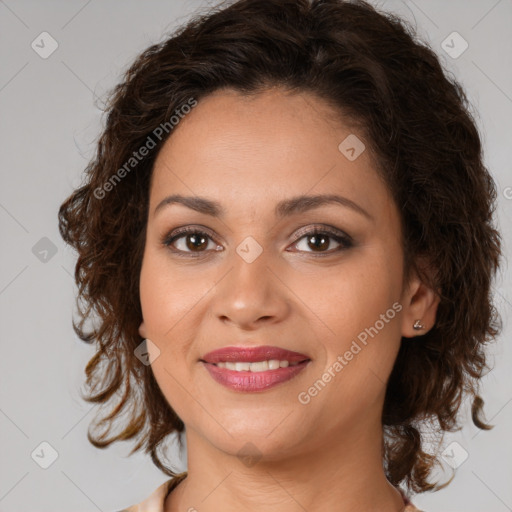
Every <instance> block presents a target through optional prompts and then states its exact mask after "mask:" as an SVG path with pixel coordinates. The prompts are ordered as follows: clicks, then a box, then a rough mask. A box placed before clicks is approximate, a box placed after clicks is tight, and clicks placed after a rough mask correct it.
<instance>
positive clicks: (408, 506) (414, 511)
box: [397, 487, 426, 512]
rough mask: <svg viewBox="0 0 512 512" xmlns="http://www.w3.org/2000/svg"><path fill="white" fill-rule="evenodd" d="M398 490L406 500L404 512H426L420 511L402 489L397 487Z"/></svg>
mask: <svg viewBox="0 0 512 512" xmlns="http://www.w3.org/2000/svg"><path fill="white" fill-rule="evenodd" d="M397 489H398V491H399V492H400V494H401V495H402V498H403V500H404V505H405V508H404V510H403V512H426V511H425V510H420V509H419V508H417V507H415V506H414V505H413V503H412V502H411V499H410V498H409V496H407V494H406V493H405V492H404V490H403V489H401V488H400V487H397Z"/></svg>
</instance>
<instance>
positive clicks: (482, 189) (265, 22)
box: [59, 0, 501, 492]
mask: <svg viewBox="0 0 512 512" xmlns="http://www.w3.org/2000/svg"><path fill="white" fill-rule="evenodd" d="M269 86H279V87H282V88H284V89H286V90H290V91H300V92H303V91H304V92H310V93H313V94H315V95H316V96H317V97H319V98H321V99H323V100H324V101H326V102H327V103H328V104H329V105H330V106H332V107H333V112H335V113H339V112H343V114H344V116H349V119H351V120H352V121H354V122H357V123H358V125H360V127H361V130H363V131H362V133H364V134H365V136H366V141H368V145H369V149H370V151H371V154H372V155H374V156H375V158H376V162H377V163H378V169H377V171H378V172H379V174H380V175H381V176H382V177H383V178H384V180H385V182H386V184H387V185H388V187H389V190H390V191H391V193H392V196H393V198H394V200H395V201H396V204H397V206H398V208H399V211H400V212H401V222H402V225H403V233H404V236H403V249H404V256H405V272H406V276H409V275H411V272H412V271H416V272H419V273H420V275H421V276H422V279H423V280H424V281H425V282H426V283H428V284H429V285H430V286H431V287H432V288H433V289H436V290H439V293H440V303H439V306H438V312H437V321H436V324H435V326H434V327H433V328H432V329H431V330H430V331H429V332H428V333H427V334H425V335H424V336H422V337H421V338H419V339H418V342H415V343H404V342H402V344H401V347H400V351H399V354H398V356H397V359H396V363H395V365H394V368H393V371H392V373H391V376H390V378H389V381H388V385H387V392H386V397H385V403H384V409H383V415H382V424H383V433H384V443H383V461H384V462H385V470H386V476H387V478H388V480H389V481H390V482H391V483H392V484H394V485H398V484H399V483H401V482H404V483H405V485H407V486H408V488H409V489H410V490H413V491H415V492H423V491H427V490H438V489H440V488H442V487H444V486H445V485H447V483H445V484H443V485H441V486H439V485H437V483H435V484H433V483H431V482H430V481H429V479H428V477H429V475H430V473H431V471H432V469H433V467H434V466H435V465H436V464H438V463H439V460H438V459H437V456H436V454H435V453H434V454H430V453H428V452H427V451H424V449H423V448H424V444H423V443H424V442H425V438H424V432H422V431H421V426H422V425H423V424H425V423H426V422H427V421H428V422H430V423H431V426H432V427H433V428H435V429H436V431H437V432H438V433H440V434H443V433H444V432H445V431H455V430H459V429H460V426H459V422H460V420H459V419H458V418H457V416H458V414H457V413H458V411H459V409H460V407H461V403H462V400H463V398H465V397H466V396H468V397H470V398H471V399H472V420H473V422H474V424H475V425H476V426H478V427H479V428H480V429H489V428H492V426H491V425H488V424H486V423H485V422H484V421H483V419H482V418H481V417H480V416H481V414H482V406H483V401H482V399H481V398H480V396H479V395H478V390H479V381H480V379H481V377H482V376H483V375H484V374H485V371H486V370H488V369H489V367H488V363H487V361H486V355H485V350H484V349H485V345H486V344H487V343H489V342H490V341H491V340H492V339H493V338H494V337H495V336H496V335H497V334H498V333H499V332H500V330H501V322H500V316H499V314H498V313H497V311H496V308H495V307H494V305H493V298H492V290H491V285H492V280H493V278H494V275H495V273H496V270H497V267H498V265H499V260H500V256H501V237H500V235H499V233H498V231H497V230H496V229H495V227H494V225H493V224H494V223H493V214H494V209H495V199H496V189H495V184H494V182H493V180H492V177H491V176H490V174H489V172H488V170H487V169H486V167H485V165H484V163H483V155H482V147H481V139H480V136H479V133H478V129H477V127H476V123H475V121H474V118H473V116H472V114H471V113H470V110H471V108H470V105H469V102H468V100H467V97H466V95H465V92H464V90H463V88H462V87H461V85H460V84H459V83H458V82H457V81H456V80H455V79H454V78H453V77H450V76H449V73H447V72H446V71H443V69H442V66H441V64H440V62H439V60H438V57H437V56H436V54H435V53H434V51H433V50H432V49H431V48H430V47H429V46H428V45H427V44H426V43H421V42H419V41H418V40H417V37H416V35H415V32H414V30H413V28H411V26H409V24H408V23H407V22H405V21H403V20H402V19H400V18H398V17H397V16H395V15H392V14H389V13H383V12H379V11H377V10H376V9H375V8H374V7H373V6H371V5H370V4H368V3H366V2H363V1H357V2H348V1H343V0H241V1H238V2H235V3H228V5H224V4H222V5H221V6H218V7H217V8H215V9H213V10H211V11H210V12H208V13H206V14H196V15H195V17H193V18H192V19H191V20H190V21H189V22H188V23H187V24H186V25H184V26H182V27H180V28H179V29H178V30H177V31H175V32H174V33H173V34H172V35H171V36H170V37H169V38H167V39H166V40H164V41H163V42H160V43H158V44H154V45H152V46H150V47H149V48H147V49H146V50H145V51H144V52H142V53H141V54H140V56H138V57H137V59H136V60H135V62H134V63H133V64H132V65H131V67H130V68H129V69H128V70H127V71H126V73H125V75H124V77H123V81H122V82H121V83H119V84H118V85H117V86H116V87H115V88H114V89H113V90H112V91H111V93H110V96H109V99H108V102H107V106H106V108H105V111H106V112H107V113H108V116H107V121H106V126H105V128H104V130H103V133H102V134H101V137H100V138H99V141H98V145H97V153H96V155H95V157H94V159H93V160H92V161H91V162H90V163H89V164H88V166H87V168H86V170H85V173H84V178H85V182H84V183H83V184H82V185H81V186H80V187H79V188H77V189H76V190H75V191H74V192H73V193H72V194H71V195H70V196H69V197H68V198H67V199H66V201H65V202H64V203H63V204H62V205H61V207H60V210H59V229H60V233H61V236H62V237H63V239H64V240H65V241H66V242H67V243H68V244H70V245H71V246H73V247H74V248H75V249H76V251H77V252H78V260H77V263H76V268H75V280H76V283H77V285H78V297H77V307H78V311H79V313H80V321H79V323H78V324H76V323H75V322H73V327H74V329H75V332H76V333H77V335H78V336H79V337H80V338H81V339H82V340H84V341H86V342H88V343H93V342H96V343H97V352H96V353H95V355H94V356H93V357H92V359H91V360H90V361H89V362H88V364H87V367H86V369H85V373H86V377H87V379H86V384H87V386H88V387H89V389H90V395H89V396H85V397H84V398H85V400H87V401H89V402H92V403H100V404H110V402H111V400H112V399H113V398H114V395H115V394H117V393H118V392H119V393H120V397H118V398H119V400H118V403H117V404H116V405H115V406H113V408H112V410H111V411H110V412H109V414H108V415H106V416H105V417H104V418H103V419H102V420H101V421H100V422H99V423H98V424H97V425H96V426H97V427H98V426H106V430H105V431H104V432H103V433H102V434H101V435H97V436H96V434H94V436H92V435H91V432H90V431H89V432H88V439H89V441H90V442H91V443H92V444H93V445H94V446H96V447H100V448H103V447H106V446H108V445H110V444H111V443H113V442H115V441H119V440H128V439H132V438H134V437H135V436H138V442H137V444H136V446H135V447H134V448H133V450H132V451H131V453H133V452H135V451H137V450H139V449H141V447H144V449H145V452H146V453H150V455H151V458H152V459H153V462H154V463H155V464H156V465H157V466H158V467H159V468H160V469H161V470H162V471H163V472H164V473H166V474H167V475H169V476H175V472H174V471H173V470H172V469H171V468H169V467H167V466H165V465H164V464H163V462H162V461H161V459H160V455H159V454H158V453H157V451H158V448H159V447H160V448H161V447H162V443H163V441H164V440H165V438H166V437H167V436H168V435H169V434H171V433H174V432H177V433H178V440H179V442H180V446H181V433H182V432H183V431H184V427H185V426H184V423H183V421H182V420H181V419H180V418H179V417H178V416H177V414H176V413H175V412H174V411H173V410H172V408H171V407H170V405H169V404H168V402H167V401H166V399H165V398H164V396H163V394H162V392H161V390H160V388H159V386H158V384H157V382H156V380H155V378H154V376H153V373H152V371H151V367H150V366H146V365H144V364H142V363H141V361H140V360H139V359H138V358H137V357H136V356H135V354H134V350H135V348H136V347H137V346H139V344H140V343H141V341H142V339H141V336H140V334H139V332H138V326H139V325H140V323H141V321H142V312H141V304H140V300H139V276H140V269H141V262H142V255H143V251H144V243H145V235H146V222H147V210H148V201H149V185H150V179H151V174H152V168H153V164H154V161H155V159H156V157H157V154H158V151H159V149H160V148H161V147H162V145H163V144H164V143H165V141H166V139H167V138H168V137H170V136H171V133H172V131H171V129H169V127H168V125H165V123H168V121H169V118H170V117H171V116H172V115H176V112H178V111H179V109H180V108H181V106H182V105H185V104H187V103H190V99H191V98H193V99H195V100H196V101H200V99H201V98H204V97H205V96H206V95H208V94H209V93H211V92H213V91H215V90H218V89H221V88H230V89H234V90H237V91H239V92H242V93H244V94H247V95H249V94H256V93H258V92H260V91H262V90H264V89H266V88H268V87H269ZM159 126H167V128H166V130H165V134H164V133H163V130H162V129H160V131H158V132H155V128H157V127H159ZM155 133H158V134H160V136H159V137H155V136H154V134H155ZM152 134H153V136H152ZM162 134H163V136H162ZM148 137H151V139H152V141H153V142H154V145H155V146H156V147H155V148H154V149H152V150H151V151H149V152H146V153H147V154H146V155H145V156H144V157H143V158H140V159H138V160H137V162H136V165H135V166H134V167H135V169H134V170H133V171H131V172H128V171H127V170H126V162H128V161H129V160H130V159H131V158H133V154H134V153H133V152H134V150H136V149H137V148H140V147H142V146H143V145H144V144H146V143H147V141H148V140H149V139H148ZM155 139H157V140H155ZM132 166H133V165H132ZM123 168H124V169H125V172H123V173H121V172H120V170H121V169H123ZM116 172H117V177H116V181H115V183H114V181H113V178H114V177H115V174H116ZM121 177H122V179H121ZM117 178H118V179H117ZM108 184H110V185H108ZM420 258H423V259H426V261H428V262H429V271H428V272H427V271H426V270H425V268H423V267H420V266H419V265H418V262H419V261H420ZM92 318H97V319H99V323H98V324H97V325H96V326H95V327H92V328H90V329H89V330H87V329H86V328H85V322H86V320H87V319H92ZM402 341H403V340H402ZM104 365H106V366H104ZM138 395H139V396H138ZM126 410H128V417H127V418H126V420H125V423H124V424H123V428H122V430H121V431H120V432H117V433H114V434H112V432H111V431H112V429H113V427H114V420H115V419H116V418H118V417H121V416H122V414H123V412H126ZM110 434H112V435H110ZM109 435H110V437H108V436H109ZM450 481H451V480H450ZM448 483H449V482H448Z"/></svg>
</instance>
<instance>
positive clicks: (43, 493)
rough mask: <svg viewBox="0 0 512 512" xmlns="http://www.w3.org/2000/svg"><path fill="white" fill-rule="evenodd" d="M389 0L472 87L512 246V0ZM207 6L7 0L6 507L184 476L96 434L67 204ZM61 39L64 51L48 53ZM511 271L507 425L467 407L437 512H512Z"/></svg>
mask: <svg viewBox="0 0 512 512" xmlns="http://www.w3.org/2000/svg"><path fill="white" fill-rule="evenodd" d="M373 3H374V4H375V5H376V6H379V7H380V8H382V9H384V10H386V11H391V12H394V13H397V14H399V15H400V16H402V17H404V18H406V19H407V20H409V21H411V22H412V23H413V25H415V26H416V27H417V30H418V34H419V36H420V38H422V39H423V40H424V41H426V42H428V43H429V44H430V45H431V47H432V48H433V49H434V50H435V51H436V52H437V53H438V55H440V57H441V61H442V64H443V66H444V67H445V69H446V70H448V72H450V73H452V74H453V75H454V76H455V77H456V78H457V79H458V80H460V81H461V82H462V84H463V85H464V87H465V89H466V91H467V93H468V96H469V99H470V100H471V102H472V104H473V105H474V108H475V110H476V112H477V113H478V114H477V116H478V117H477V121H478V124H479V128H480V131H481V133H482V135H483V141H484V147H485V159H486V164H487V166H488V167H489V169H490V170H491V172H492V173H493V175H494V177H495V180H496V182H497V185H498V191H499V200H498V201H499V202H498V212H497V216H498V222H499V227H500V229H501V230H502V233H503V236H504V250H505V255H507V254H508V253H509V248H510V242H511V237H512V229H511V226H512V222H511V221H512V173H511V162H512V149H511V146H512V129H511V121H510V120H511V118H512V57H511V56H512V29H511V27H512V2H511V0H499V1H497V0H471V1H468V0H451V1H446V0H415V1H414V2H413V1H399V0H395V1H383V0H382V1H374V2H373ZM207 8H208V3H207V2H206V1H200V0H188V1H185V0H172V1H171V0H167V1H164V0H147V1H144V2H142V1H139V2H136V1H134V0H130V1H127V0H124V1H121V0H107V1H100V0H89V1H78V0H72V1H69V0H68V1H64V0H61V1H57V0H53V1H49V0H47V1H35V0H32V1H29V0H18V1H15V0H5V1H2V0H0V42H1V45H0V54H1V67H0V141H1V142H0V151H1V158H0V165H1V173H2V175H1V180H2V181H1V188H0V227H1V240H2V244H1V246H2V251H1V253H0V255H1V264H0V326H1V329H0V336H1V345H0V347H1V356H0V433H1V442H0V450H1V451H0V511H2V512H18V511H19V512H21V511H23V512H29V511H30V512H39V511H52V512H65V511H73V512H87V511H91V512H93V511H96V510H99V511H104V512H113V511H116V510H120V509H122V508H123V507H125V506H128V505H131V504H134V503H138V502H139V501H141V500H142V499H144V498H145V497H146V496H148V495H149V493H150V492H152V491H153V490H154V489H155V488H156V487H157V486H158V485H159V484H160V483H162V482H163V481H164V480H167V478H168V477H167V476H166V475H164V474H162V473H161V472H160V471H159V470H158V469H156V468H155V467H154V466H153V464H152V462H151V460H150V458H149V457H147V456H144V455H142V454H140V453H138V454H136V455H133V456H131V457H127V455H128V453H129V449H130V448H131V447H132V446H133V445H131V444H128V443H117V444H114V445H113V446H112V447H110V448H109V449H107V450H98V449H96V448H94V447H93V446H92V445H91V444H90V443H89V442H88V440H87V437H86V433H87V428H88V425H89V422H90V420H91V419H92V418H93V416H94V414H95V410H94V409H93V408H92V406H91V405H90V404H87V403H85V402H83V401H82V400H81V399H80V396H79V393H78V391H79V389H80V387H81V386H82V384H83V378H84V375H83V369H84V366H85V364H86V362H87V361H88V360H89V359H90V357H91V356H92V355H93V348H92V347H90V346H87V345H86V344H84V343H83V342H81V341H80V340H78V339H77V337H76V335H75V334H74V332H73V330H72V327H71V318H72V315H73V313H74V311H75V293H76V288H75V284H74V281H73V278H72V274H73V271H74V264H75V255H74V253H73V252H72V250H71V249H69V248H67V247H66V246H65V244H64V242H63V241H62V240H61V239H60V236H59V234H58V229H57V210H58V207H59V205H60V203H61V202H62V201H63V200H64V199H65V198H66V197H67V196H68V195H69V194H70V193H71V191H72V189H73V188H74V187H77V186H78V185H79V184H80V181H81V173H82V172H83V169H84V168H85V166H86V164H87V162H88V160H89V159H90V158H91V157H92V156H93V153H94V149H95V146H94V144H95V142H96V140H97V137H98V135H99V133H100V130H101V122H102V120H101V112H100V110H99V109H98V108H97V105H98V104H99V105H101V98H103V97H104V94H105V93H106V92H107V91H108V90H109V89H110V88H111V87H112V86H114V85H115V84H116V83H117V82H118V81H119V79H120V76H121V73H122V72H123V71H124V70H125V69H126V67H127V66H128V65H129V64H130V63H131V62H132V61H133V59H134V58H135V57H136V55H137V54H138V53H139V52H141V51H142V50H144V49H145V48H146V47H147V46H149V45H150V44H152V43H155V42H158V41H160V40H162V38H163V37H164V36H165V35H166V34H168V33H169V32H170V31H171V30H172V29H173V28H174V27H176V26H177V25H179V24H182V23H184V22H185V21H186V20H187V19H188V18H189V17H190V16H191V15H192V14H193V13H195V12H198V11H199V10H201V11H205V10H207ZM43 32H47V34H44V35H42V36H41V33H43ZM453 32H457V34H455V35H454V34H453ZM41 38H44V41H45V42H44V44H42V43H41V42H40V41H41ZM38 41H39V43H38ZM443 41H444V43H443ZM38 45H39V46H38ZM56 45H58V46H57V47H56V49H55V51H53V53H51V55H49V56H47V55H45V54H44V52H50V51H51V50H52V49H54V47H55V46H56ZM443 45H444V46H443ZM466 45H467V48H466V49H465V51H463V52H462V50H463V49H464V48H465V47H466ZM444 48H446V49H447V50H448V48H450V49H449V50H448V51H445V49H444ZM450 53H451V55H450ZM459 53H460V55H458V54H459ZM43 57H46V58H43ZM97 98H99V99H100V103H98V101H97ZM507 266H508V265H507V260H506V259H505V261H504V263H503V268H502V271H501V273H500V275H499V277H498V280H497V282H496V291H495V293H496V300H497V304H498V306H499V308H500V312H501V314H502V317H503V321H504V326H503V332H502V335H501V336H500V337H499V339H498V340H497V343H496V344H494V345H493V346H492V348H491V350H490V354H491V366H492V367H493V369H492V371H491V372H490V373H489V374H488V375H487V376H486V377H485V378H484V380H483V385H482V396H483V398H484V400H485V403H486V405H485V409H484V410H485V413H486V416H487V418H488V420H490V421H491V423H493V424H495V425H496V426H495V428H494V429H493V430H492V431H489V432H481V431H479V430H478V429H477V428H476V427H474V426H473V425H472V423H471V422H470V421H469V418H468V415H467V408H466V409H464V410H463V411H462V414H463V415H465V418H466V419H465V425H464V428H463V429H462V430H461V431H460V432H458V433H456V434H450V435H447V436H446V437H445V440H444V442H443V446H442V447H441V449H442V450H445V449H447V450H448V452H447V453H451V454H452V455H453V453H454V452H453V449H454V447H455V450H456V455H457V457H459V459H460V458H461V457H462V458H465V457H466V455H464V454H467V458H466V459H465V460H464V461H463V462H462V463H460V465H459V466H458V467H457V469H456V471H455V473H456V476H455V479H454V481H453V482H452V483H451V484H450V485H449V486H448V488H446V489H443V490H442V491H439V492H437V493H430V494H429V493H427V494H423V495H419V496H416V497H415V498H414V501H415V503H416V505H417V506H419V507H420V508H422V509H424V510H426V511H428V512H437V511H438V512H483V511H485V512H491V511H492V512H506V511H511V510H512V485H511V484H512V443H511V433H512V403H511V402H512V377H511V372H510V365H511V359H512V352H511V345H510V334H511V327H510V322H509V318H510V315H511V308H512V306H511V303H512V292H511V286H512V282H511V278H510V274H509V272H508V268H507ZM42 443H43V444H42ZM451 443H456V444H451ZM169 450H170V453H171V456H172V457H173V461H174V464H175V468H176V469H177V470H179V471H181V470H184V469H186V455H185V453H181V454H180V453H179V452H178V448H177V445H176V443H175V442H173V440H172V439H171V440H170V442H169ZM457 450H458V452H457ZM55 457H56V459H55ZM53 459H55V460H53ZM446 460H448V459H446ZM46 464H48V467H47V468H46V469H45V468H44V467H42V466H44V465H46ZM447 469H450V468H449V467H448V466H447ZM447 475H448V476H449V475H450V473H447Z"/></svg>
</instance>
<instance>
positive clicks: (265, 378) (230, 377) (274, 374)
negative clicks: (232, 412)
mask: <svg viewBox="0 0 512 512" xmlns="http://www.w3.org/2000/svg"><path fill="white" fill-rule="evenodd" d="M310 362H311V360H309V361H304V362H303V363H299V364H297V365H294V366H287V367H286V368H277V369H276V370H266V371H264V372H245V371H244V372H237V371H235V370H228V369H227V368H219V367H218V366H215V365H214V364H211V363H206V362H204V361H202V363H203V365H204V366H205V367H206V369H207V370H208V372H210V375H211V376H212V377H213V379H214V380H216V381H217V382H218V383H219V384H222V385H223V386H226V387H227V388H230V389H233V390H235V391H248V392H251V391H264V390H265V389H269V388H272V387H274V386H277V384H281V382H286V381H288V380H290V379H293V377H295V375H297V374H299V373H300V372H301V371H302V370H304V368H306V366H307V365H308V363H310Z"/></svg>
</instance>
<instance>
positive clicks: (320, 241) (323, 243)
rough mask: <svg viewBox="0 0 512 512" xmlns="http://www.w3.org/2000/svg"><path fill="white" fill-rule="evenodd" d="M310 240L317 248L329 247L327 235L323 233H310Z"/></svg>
mask: <svg viewBox="0 0 512 512" xmlns="http://www.w3.org/2000/svg"><path fill="white" fill-rule="evenodd" d="M309 238H310V240H312V241H313V242H312V247H315V248H317V249H327V247H329V242H328V241H327V240H328V238H329V237H327V236H324V235H320V236H319V235H311V236H310V237H309Z"/></svg>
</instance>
